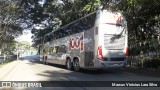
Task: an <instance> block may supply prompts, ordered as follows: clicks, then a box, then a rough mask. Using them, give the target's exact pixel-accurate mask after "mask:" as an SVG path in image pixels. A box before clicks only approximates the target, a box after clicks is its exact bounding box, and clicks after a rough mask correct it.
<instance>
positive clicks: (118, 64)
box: [41, 10, 128, 71]
mask: <svg viewBox="0 0 160 90" xmlns="http://www.w3.org/2000/svg"><path fill="white" fill-rule="evenodd" d="M127 37H128V36H127V23H126V20H125V18H124V17H123V15H122V14H121V13H119V12H112V11H110V10H97V11H96V12H93V13H90V14H88V15H86V16H84V17H82V18H80V19H78V20H76V21H74V22H71V23H69V24H67V25H65V26H63V27H61V28H59V29H58V30H56V31H53V32H51V33H48V34H47V35H45V40H48V39H50V40H49V41H47V42H46V43H44V44H43V45H42V50H41V52H42V54H41V55H43V62H44V63H54V64H60V65H66V67H67V69H69V70H71V69H73V70H75V71H79V70H80V68H83V69H108V68H123V67H125V66H126V60H127V56H128V46H127V43H128V41H127Z"/></svg>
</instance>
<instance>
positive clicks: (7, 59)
mask: <svg viewBox="0 0 160 90" xmlns="http://www.w3.org/2000/svg"><path fill="white" fill-rule="evenodd" d="M16 59H17V55H7V56H0V63H5V62H11V61H14V60H16Z"/></svg>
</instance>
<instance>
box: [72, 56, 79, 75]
mask: <svg viewBox="0 0 160 90" xmlns="http://www.w3.org/2000/svg"><path fill="white" fill-rule="evenodd" d="M73 66H74V70H75V71H76V72H78V71H80V65H79V60H78V58H76V59H75V60H74V62H73Z"/></svg>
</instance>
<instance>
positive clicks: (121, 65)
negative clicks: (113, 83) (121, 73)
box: [95, 60, 126, 69]
mask: <svg viewBox="0 0 160 90" xmlns="http://www.w3.org/2000/svg"><path fill="white" fill-rule="evenodd" d="M125 67H126V60H125V61H114V62H113V61H101V60H98V62H97V63H96V64H95V68H99V69H105V68H106V69H108V68H125Z"/></svg>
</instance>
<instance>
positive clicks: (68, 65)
mask: <svg viewBox="0 0 160 90" xmlns="http://www.w3.org/2000/svg"><path fill="white" fill-rule="evenodd" d="M67 69H71V63H70V60H68V61H67Z"/></svg>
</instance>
